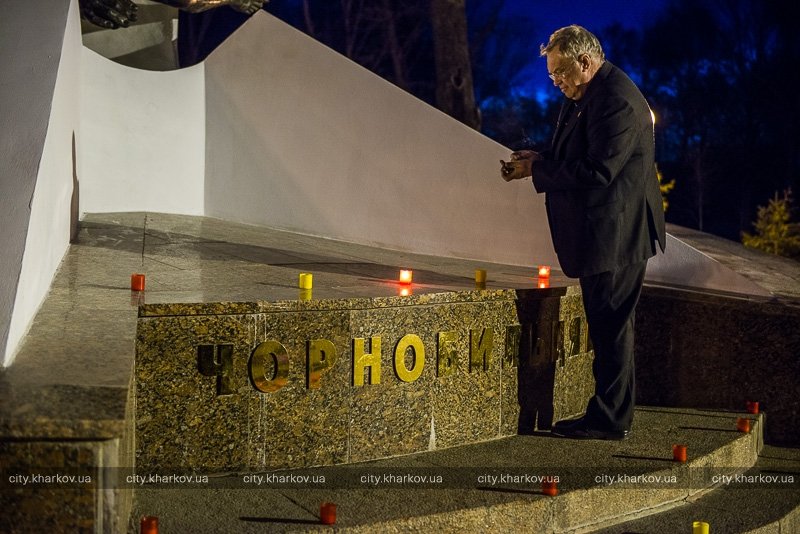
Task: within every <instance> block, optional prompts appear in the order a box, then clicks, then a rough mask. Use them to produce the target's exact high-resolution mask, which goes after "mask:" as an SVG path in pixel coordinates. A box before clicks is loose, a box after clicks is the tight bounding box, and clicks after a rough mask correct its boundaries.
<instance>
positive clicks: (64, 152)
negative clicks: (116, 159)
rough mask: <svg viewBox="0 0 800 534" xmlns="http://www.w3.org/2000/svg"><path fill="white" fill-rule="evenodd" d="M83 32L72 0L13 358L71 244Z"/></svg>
mask: <svg viewBox="0 0 800 534" xmlns="http://www.w3.org/2000/svg"><path fill="white" fill-rule="evenodd" d="M80 59H81V35H80V23H79V14H78V2H77V0H73V1H72V3H71V5H70V9H69V16H68V18H67V24H66V29H65V32H64V45H63V48H62V50H61V60H60V62H59V64H58V75H57V78H56V85H55V91H54V94H53V102H52V107H51V110H50V120H49V122H48V126H47V137H46V139H45V142H44V150H43V152H42V159H41V161H40V163H39V172H38V174H37V178H36V188H35V190H34V194H33V200H32V202H31V217H30V221H29V224H28V234H27V239H26V243H25V254H24V256H23V258H22V270H21V273H20V278H19V283H18V285H17V295H16V300H15V302H14V315H13V316H12V320H11V329H10V331H9V338H8V349H9V350H8V355H7V356H8V358H9V361H10V358H11V357H13V354H14V349H16V347H17V346H18V344H19V341H20V340H21V339H22V337H23V336H24V335H25V333H26V331H27V329H28V326H29V324H30V322H31V321H32V320H33V317H34V315H36V312H37V311H38V309H39V306H40V305H41V303H42V301H43V300H44V298H45V296H46V295H47V292H48V290H49V289H50V282H51V281H52V279H53V276H54V275H55V272H56V270H57V269H58V266H59V264H60V263H61V259H62V258H63V257H64V254H65V253H66V251H67V248H68V247H69V238H70V205H71V199H72V191H73V168H74V164H75V162H74V158H73V148H72V147H73V136H76V130H77V129H78V123H79V120H80V112H79V109H78V107H77V106H76V105H75V104H76V103H77V102H78V100H79V95H80V86H79V83H80Z"/></svg>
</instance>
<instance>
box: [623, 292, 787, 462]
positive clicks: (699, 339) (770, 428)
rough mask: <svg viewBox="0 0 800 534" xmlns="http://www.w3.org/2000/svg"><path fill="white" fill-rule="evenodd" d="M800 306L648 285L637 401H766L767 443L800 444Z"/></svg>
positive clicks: (640, 322) (729, 404)
mask: <svg viewBox="0 0 800 534" xmlns="http://www.w3.org/2000/svg"><path fill="white" fill-rule="evenodd" d="M798 355H800V302H796V301H792V300H786V299H782V300H771V301H769V300H755V299H732V298H725V297H720V296H714V295H703V294H697V293H692V292H686V291H677V290H672V289H668V288H645V290H644V292H643V294H642V299H641V302H640V304H639V307H638V308H637V316H636V379H637V400H638V402H640V403H643V404H649V405H659V406H684V407H705V408H716V409H730V410H737V409H739V410H740V409H742V408H743V407H744V406H745V405H746V403H747V401H758V402H759V403H760V409H761V410H762V411H764V412H766V413H767V414H768V417H769V425H767V429H766V436H767V441H768V442H769V443H773V444H779V445H788V446H798V445H800V395H798V393H800V389H798V378H800V358H798Z"/></svg>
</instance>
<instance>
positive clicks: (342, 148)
mask: <svg viewBox="0 0 800 534" xmlns="http://www.w3.org/2000/svg"><path fill="white" fill-rule="evenodd" d="M206 102H207V133H206V136H207V137H206V148H207V150H206V194H205V199H206V203H205V209H206V215H209V216H212V217H219V218H222V219H227V220H232V221H239V222H246V223H252V224H260V225H267V226H272V227H277V228H283V229H288V230H293V231H298V232H303V233H308V234H313V235H320V236H325V237H330V238H336V239H341V240H346V241H353V242H359V243H364V244H372V245H380V246H385V247H389V248H393V249H400V250H409V251H414V252H419V253H429V254H437V255H442V256H452V257H462V258H472V259H477V260H485V261H495V262H505V263H513V264H524V265H534V264H536V263H548V264H553V265H555V264H556V259H555V253H554V251H553V247H552V243H551V240H550V234H549V231H548V228H547V222H546V216H545V211H544V199H543V197H542V196H539V195H536V194H535V193H534V191H533V187H532V185H531V183H530V180H527V181H524V182H515V183H511V184H507V183H505V182H503V181H502V180H501V178H500V173H499V168H500V164H499V159H500V158H507V157H508V150H507V149H506V148H504V147H503V146H501V145H499V144H497V143H495V142H493V141H491V140H490V139H488V138H486V137H484V136H483V135H481V134H480V133H478V132H476V131H474V130H472V129H470V128H468V127H466V126H464V125H463V124H461V123H459V122H458V121H455V120H453V119H452V118H450V117H448V116H447V115H445V114H443V113H441V112H439V111H438V110H436V109H435V108H432V107H431V106H428V105H427V104H425V103H424V102H422V101H420V100H418V99H417V98H415V97H413V96H411V95H410V94H408V93H406V92H404V91H402V90H400V89H398V88H397V87H395V86H393V85H392V84H390V83H388V82H386V81H385V80H383V79H381V78H380V77H378V76H376V75H375V74H373V73H371V72H369V71H367V70H366V69H363V68H361V67H360V66H358V65H356V64H355V63H353V62H351V61H350V60H348V59H347V58H345V57H343V56H341V55H339V54H338V53H336V52H334V51H332V50H330V49H329V48H327V47H325V46H324V45H322V44H320V43H318V42H316V41H314V40H313V39H311V38H310V37H308V36H306V35H305V34H303V33H301V32H299V31H297V30H295V29H294V28H292V27H290V26H288V25H287V24H285V23H283V22H281V21H279V20H277V19H276V18H274V17H272V16H270V15H268V14H267V13H264V12H259V13H258V14H256V15H255V16H254V17H253V18H252V19H250V20H249V21H248V22H247V23H246V24H245V25H244V26H243V27H241V28H240V29H239V30H238V31H237V32H236V33H235V34H234V35H233V36H231V37H230V38H229V39H228V40H227V41H225V42H224V43H223V44H222V45H221V46H220V47H219V48H218V49H217V50H216V51H215V52H214V53H213V54H211V56H210V57H209V58H208V59H207V60H206Z"/></svg>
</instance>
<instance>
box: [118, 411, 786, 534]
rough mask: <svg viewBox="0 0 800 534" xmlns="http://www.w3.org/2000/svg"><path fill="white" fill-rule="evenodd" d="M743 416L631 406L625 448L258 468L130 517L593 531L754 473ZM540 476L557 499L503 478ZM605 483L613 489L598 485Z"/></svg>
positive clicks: (144, 500) (147, 504) (293, 525)
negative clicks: (680, 447)
mask: <svg viewBox="0 0 800 534" xmlns="http://www.w3.org/2000/svg"><path fill="white" fill-rule="evenodd" d="M743 415H744V414H741V413H711V412H703V411H697V410H669V409H652V408H639V409H637V414H636V418H635V419H636V422H635V430H636V432H635V433H634V434H633V435H632V437H631V438H630V439H628V440H626V441H624V442H603V441H591V440H590V441H580V440H568V439H559V438H554V437H551V436H550V435H549V433H545V432H542V433H537V434H536V435H532V436H512V437H508V438H502V439H497V440H492V441H488V442H482V443H479V444H472V445H465V446H460V447H453V448H448V449H440V450H436V451H432V452H424V453H420V454H412V455H406V456H401V457H395V458H390V459H385V460H380V461H373V462H365V463H359V464H352V465H349V466H346V467H342V466H334V467H321V468H315V469H310V470H289V471H272V472H262V473H261V476H262V478H263V479H262V480H261V482H260V483H259V481H257V480H255V479H253V478H252V477H251V478H245V477H244V476H241V475H240V476H226V477H221V478H219V479H217V480H214V481H213V482H211V483H209V488H208V489H207V490H206V491H202V492H198V491H196V490H188V489H183V490H182V489H180V488H161V487H145V488H142V490H141V491H140V492H139V495H138V499H137V509H136V513H135V514H134V517H136V516H138V515H142V514H153V515H157V516H159V520H160V522H161V524H162V525H163V528H164V529H166V530H170V531H179V530H183V531H203V532H208V533H216V532H220V533H222V532H243V533H245V532H264V531H269V532H317V531H321V530H325V529H328V530H329V529H331V528H332V527H329V526H325V525H322V524H321V523H320V521H319V509H320V503H322V502H326V501H329V502H334V503H336V504H337V521H336V525H335V528H336V530H337V531H341V532H398V533H399V532H476V533H477V532H562V531H582V532H589V531H592V530H594V527H595V526H597V527H598V528H599V527H600V526H602V525H603V524H604V522H606V521H611V520H614V521H617V522H619V521H623V520H625V518H630V517H636V516H640V515H642V514H646V513H648V512H649V511H651V510H652V509H653V507H657V506H664V505H666V506H678V505H681V504H683V503H685V502H687V501H689V500H691V499H692V496H693V495H694V494H696V493H697V492H698V491H699V490H700V489H701V488H707V487H709V486H711V485H712V484H713V476H714V475H715V474H716V473H718V472H726V473H731V472H741V471H744V470H747V469H748V468H750V467H752V466H753V465H754V463H755V462H756V461H757V457H758V451H759V448H760V445H759V444H760V433H759V430H760V428H761V424H762V423H763V418H760V417H757V416H749V417H751V418H752V422H753V425H754V430H753V432H752V433H751V434H743V433H738V432H736V431H731V430H730V429H731V426H732V425H734V424H735V420H736V417H739V416H743ZM673 443H684V444H686V445H687V446H688V450H689V453H688V457H689V462H688V463H687V464H681V463H677V462H674V461H672V460H671V444H673ZM293 473H296V474H298V475H299V474H301V473H302V474H307V475H313V477H315V478H314V480H316V482H315V481H307V482H302V483H298V484H295V485H293V486H291V487H281V486H280V485H279V484H276V483H275V482H271V481H270V480H269V479H268V475H270V474H274V475H278V474H283V475H289V474H293ZM404 474H405V475H409V476H414V475H416V476H419V475H426V476H439V477H441V482H438V483H434V484H431V483H427V482H425V481H421V480H420V479H416V480H413V479H411V478H408V479H406V480H405V481H404V482H403V481H401V482H395V481H392V480H389V481H387V480H388V479H387V477H391V476H395V477H397V476H402V475H404ZM548 474H549V475H558V476H559V482H558V488H559V494H558V496H556V497H548V496H545V495H544V494H543V493H542V491H541V485H540V483H538V482H537V481H532V480H526V479H524V478H520V479H516V480H514V479H512V478H509V477H513V476H528V477H536V476H543V475H548ZM369 475H372V476H374V477H376V478H375V479H374V480H373V479H369V478H365V477H368V476H369ZM503 475H506V478H505V479H502V478H500V477H501V476H503ZM489 476H495V477H497V478H496V479H494V480H492V479H490V478H488V477H489ZM602 476H607V477H611V480H612V482H608V481H607V480H606V479H600V480H598V477H602ZM619 477H627V478H625V479H624V480H621V479H620V478H619ZM657 477H662V478H661V480H658V479H657ZM322 478H324V481H321V479H322ZM770 487H771V488H773V489H774V490H775V491H785V492H786V493H785V495H786V496H787V501H788V502H789V503H792V504H791V505H792V506H794V507H796V506H797V504H798V497H797V491H796V488H797V484H794V485H793V487H792V488H786V489H782V490H779V489H777V488H778V485H777V484H773V485H772V486H770ZM793 488H794V492H793V493H791V492H790V491H791V490H792V489H793ZM788 507H789V506H788V505H787V508H788ZM579 529H582V530H579ZM133 530H134V529H131V531H133Z"/></svg>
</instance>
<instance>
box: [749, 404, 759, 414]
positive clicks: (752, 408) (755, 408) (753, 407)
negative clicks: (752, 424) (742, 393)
mask: <svg viewBox="0 0 800 534" xmlns="http://www.w3.org/2000/svg"><path fill="white" fill-rule="evenodd" d="M747 412H748V413H758V401H747Z"/></svg>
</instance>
